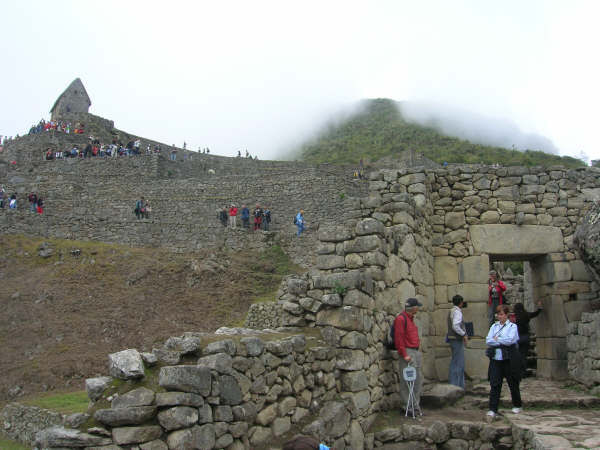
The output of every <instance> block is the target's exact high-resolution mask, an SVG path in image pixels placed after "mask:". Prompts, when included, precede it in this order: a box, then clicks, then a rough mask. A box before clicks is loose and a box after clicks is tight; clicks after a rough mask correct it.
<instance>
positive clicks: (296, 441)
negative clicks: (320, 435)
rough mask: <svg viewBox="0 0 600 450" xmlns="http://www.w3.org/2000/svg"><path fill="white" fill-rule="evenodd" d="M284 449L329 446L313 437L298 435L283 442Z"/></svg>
mask: <svg viewBox="0 0 600 450" xmlns="http://www.w3.org/2000/svg"><path fill="white" fill-rule="evenodd" d="M282 450H329V447H327V446H326V445H325V444H319V441H317V440H316V439H315V438H313V437H310V436H302V435H297V436H294V437H293V438H292V439H290V440H289V441H287V442H286V443H285V444H283V449H282Z"/></svg>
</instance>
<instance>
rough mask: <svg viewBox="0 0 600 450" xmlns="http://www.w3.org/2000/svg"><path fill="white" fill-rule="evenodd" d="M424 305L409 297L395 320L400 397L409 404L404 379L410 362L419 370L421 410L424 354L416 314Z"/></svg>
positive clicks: (417, 393)
mask: <svg viewBox="0 0 600 450" xmlns="http://www.w3.org/2000/svg"><path fill="white" fill-rule="evenodd" d="M421 306H423V304H422V303H420V302H419V300H417V299H416V298H413V297H411V298H409V299H407V300H406V303H405V305H404V311H403V312H402V313H401V314H398V316H396V319H395V320H394V346H395V347H396V351H397V352H398V355H400V359H399V368H400V397H401V398H402V402H403V404H404V405H407V404H408V394H409V392H408V384H407V383H406V382H405V381H404V378H403V371H404V369H406V367H408V365H409V363H410V365H412V366H413V367H415V368H416V370H417V379H416V380H415V384H414V391H413V392H414V396H415V397H414V399H415V405H416V406H415V409H416V410H418V412H419V414H421V415H422V412H421V406H420V401H421V389H422V388H423V373H422V365H423V355H422V353H421V352H420V351H419V347H420V341H419V329H418V328H417V325H416V324H415V320H414V319H415V315H416V314H417V312H418V311H419V308H420V307H421Z"/></svg>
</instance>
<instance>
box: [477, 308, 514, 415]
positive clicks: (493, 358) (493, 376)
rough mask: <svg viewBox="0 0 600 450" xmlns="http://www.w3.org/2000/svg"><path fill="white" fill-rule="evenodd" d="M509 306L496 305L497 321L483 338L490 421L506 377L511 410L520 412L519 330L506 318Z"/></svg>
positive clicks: (496, 408) (495, 412) (496, 410)
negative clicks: (486, 363)
mask: <svg viewBox="0 0 600 450" xmlns="http://www.w3.org/2000/svg"><path fill="white" fill-rule="evenodd" d="M508 313H509V309H508V306H506V305H499V306H498V307H497V308H496V318H497V319H498V321H497V322H494V323H493V324H492V326H491V327H490V331H489V332H488V335H487V337H486V339H485V343H486V344H487V345H488V349H487V352H486V354H487V356H488V357H489V358H490V367H489V370H488V379H489V381H490V407H489V411H488V413H487V420H488V421H492V420H494V418H495V417H496V415H497V414H498V404H499V402H500V393H501V392H502V380H503V379H504V378H506V382H507V383H508V387H509V389H510V396H511V398H512V404H513V409H512V412H513V413H515V414H518V413H520V412H521V411H522V408H521V407H522V405H523V404H522V402H521V392H520V391H519V383H520V381H521V371H520V367H521V358H520V355H519V349H518V346H517V342H518V340H519V332H518V331H517V325H516V324H514V323H512V322H511V321H509V320H508Z"/></svg>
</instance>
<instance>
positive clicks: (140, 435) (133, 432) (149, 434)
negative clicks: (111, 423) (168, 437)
mask: <svg viewBox="0 0 600 450" xmlns="http://www.w3.org/2000/svg"><path fill="white" fill-rule="evenodd" d="M161 435H162V429H161V428H160V426H158V425H149V426H145V427H122V428H113V429H112V437H113V441H114V443H115V444H117V445H127V444H139V443H141V442H148V441H153V440H155V439H158V438H159V437H160V436H161Z"/></svg>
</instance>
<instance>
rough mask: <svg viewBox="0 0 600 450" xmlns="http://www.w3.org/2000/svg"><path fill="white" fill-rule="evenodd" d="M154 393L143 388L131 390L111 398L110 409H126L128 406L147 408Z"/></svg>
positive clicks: (152, 399)
mask: <svg viewBox="0 0 600 450" xmlns="http://www.w3.org/2000/svg"><path fill="white" fill-rule="evenodd" d="M154 396H155V394H154V391H153V390H151V389H148V388H145V387H141V388H137V389H133V390H131V391H129V392H126V393H125V394H122V395H119V396H117V397H115V398H113V400H112V402H111V405H110V406H111V408H127V407H129V406H147V405H151V404H152V403H153V402H154Z"/></svg>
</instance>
